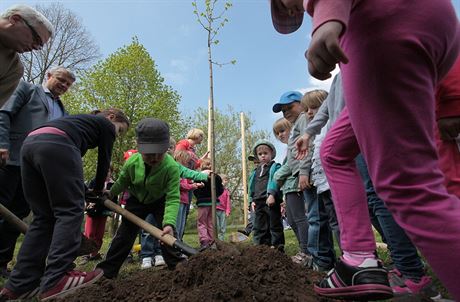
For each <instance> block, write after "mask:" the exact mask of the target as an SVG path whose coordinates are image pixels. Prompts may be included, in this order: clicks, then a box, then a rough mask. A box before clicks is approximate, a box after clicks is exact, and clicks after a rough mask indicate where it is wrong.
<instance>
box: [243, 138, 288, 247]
mask: <svg viewBox="0 0 460 302" xmlns="http://www.w3.org/2000/svg"><path fill="white" fill-rule="evenodd" d="M254 154H255V156H257V158H258V159H259V161H260V163H259V166H258V167H257V169H256V170H255V174H254V175H253V177H251V182H250V183H249V187H250V192H251V199H252V202H253V203H254V204H255V218H254V227H253V231H254V243H255V244H256V245H261V244H265V245H269V246H274V247H275V248H277V249H278V250H280V251H284V232H283V223H282V221H281V208H280V204H281V203H282V202H283V200H282V195H281V192H280V190H279V188H278V185H277V184H276V182H275V181H274V180H273V175H274V174H275V172H276V170H278V169H279V167H280V164H279V163H276V162H275V161H274V160H273V158H274V157H275V156H276V149H275V146H274V145H273V144H272V143H270V142H269V141H267V140H259V141H257V142H256V144H255V146H254Z"/></svg>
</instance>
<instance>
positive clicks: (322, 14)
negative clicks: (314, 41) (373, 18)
mask: <svg viewBox="0 0 460 302" xmlns="http://www.w3.org/2000/svg"><path fill="white" fill-rule="evenodd" d="M357 2H359V1H357V0H355V1H353V0H308V2H307V6H306V8H305V9H306V11H307V12H308V14H310V16H312V17H313V26H312V29H313V30H312V35H313V33H314V32H315V31H316V30H317V29H318V28H319V27H320V26H321V25H323V24H324V23H326V22H329V21H337V22H340V23H342V24H343V26H344V29H343V32H345V30H346V28H347V26H348V21H349V19H350V12H351V9H352V7H353V6H354V5H356V4H357ZM343 32H342V34H343Z"/></svg>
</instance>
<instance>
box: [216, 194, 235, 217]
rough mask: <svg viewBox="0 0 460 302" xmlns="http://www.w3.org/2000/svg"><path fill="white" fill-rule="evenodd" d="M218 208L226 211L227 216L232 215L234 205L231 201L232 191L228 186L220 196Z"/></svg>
mask: <svg viewBox="0 0 460 302" xmlns="http://www.w3.org/2000/svg"><path fill="white" fill-rule="evenodd" d="M216 209H217V210H221V211H225V214H226V215H227V216H228V215H230V211H231V210H232V205H231V202H230V192H229V191H228V190H227V188H225V189H224V192H223V193H222V195H220V196H219V205H217V206H216Z"/></svg>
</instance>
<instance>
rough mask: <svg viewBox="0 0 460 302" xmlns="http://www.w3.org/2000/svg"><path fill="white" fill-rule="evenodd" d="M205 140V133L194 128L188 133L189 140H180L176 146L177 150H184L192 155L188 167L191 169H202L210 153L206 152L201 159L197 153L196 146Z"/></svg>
mask: <svg viewBox="0 0 460 302" xmlns="http://www.w3.org/2000/svg"><path fill="white" fill-rule="evenodd" d="M203 139H204V132H203V130H201V129H196V128H193V129H191V130H190V131H189V132H188V133H187V138H186V139H182V140H180V141H179V142H178V143H177V144H176V150H184V151H187V152H189V153H190V157H191V159H190V162H189V163H188V164H187V165H186V167H187V168H190V169H193V170H195V169H198V168H200V165H201V161H202V160H203V159H204V158H206V157H207V156H208V154H209V152H206V153H205V155H203V156H202V157H201V158H198V157H197V156H196V153H195V147H196V145H199V144H201V142H203Z"/></svg>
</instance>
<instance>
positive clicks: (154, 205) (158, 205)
mask: <svg viewBox="0 0 460 302" xmlns="http://www.w3.org/2000/svg"><path fill="white" fill-rule="evenodd" d="M136 142H137V150H138V153H135V154H133V155H131V157H130V158H129V159H128V160H127V161H126V163H125V164H124V166H123V168H122V170H121V172H120V175H119V177H118V179H117V181H116V182H115V184H114V185H113V186H112V188H111V189H110V195H111V196H116V195H118V194H120V193H121V192H123V191H124V190H125V189H128V191H129V194H130V196H129V198H128V200H127V201H126V209H127V210H128V211H130V212H131V213H133V214H134V215H136V216H138V217H140V218H142V219H145V218H146V217H147V215H148V214H153V215H154V216H155V221H156V222H157V223H158V224H159V225H160V226H162V228H163V234H170V235H173V236H174V233H175V232H174V229H175V226H176V217H177V211H178V209H179V181H180V177H179V175H180V172H179V167H178V165H177V164H176V162H175V161H174V159H173V158H172V157H171V156H170V155H169V154H166V151H167V150H168V147H169V126H168V124H166V123H165V122H163V121H161V120H158V119H154V118H145V119H142V120H141V121H140V122H139V123H138V124H137V126H136ZM138 232H139V227H138V226H136V225H135V224H133V223H132V222H129V221H128V220H126V219H125V218H123V219H122V222H121V225H120V227H119V228H118V230H117V234H116V235H115V237H114V238H113V240H112V243H111V244H110V248H109V250H108V252H107V256H106V258H105V260H104V261H102V262H100V263H99V264H98V265H97V266H96V267H97V268H98V269H102V270H103V271H104V276H105V277H107V278H109V279H112V278H115V277H116V276H117V275H118V272H119V270H120V267H121V265H122V264H123V261H124V260H125V259H126V256H127V255H128V254H129V251H130V250H131V247H132V246H133V243H134V241H135V239H136V236H137V234H138ZM161 249H162V252H163V257H164V260H165V262H166V264H167V265H168V267H170V268H173V267H174V266H175V265H176V264H177V263H178V262H179V261H180V260H181V258H180V256H179V253H178V252H177V251H175V250H173V249H172V248H170V247H168V246H166V245H161Z"/></svg>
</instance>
